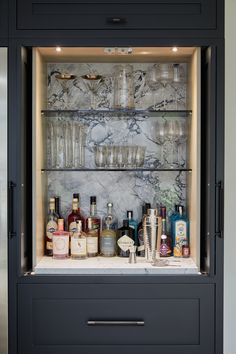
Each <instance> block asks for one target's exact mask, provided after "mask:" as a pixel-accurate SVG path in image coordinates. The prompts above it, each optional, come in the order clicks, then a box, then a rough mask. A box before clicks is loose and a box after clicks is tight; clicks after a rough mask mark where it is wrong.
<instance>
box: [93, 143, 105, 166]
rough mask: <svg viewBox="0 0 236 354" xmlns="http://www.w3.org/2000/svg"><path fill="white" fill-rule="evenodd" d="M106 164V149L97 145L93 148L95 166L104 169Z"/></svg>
mask: <svg viewBox="0 0 236 354" xmlns="http://www.w3.org/2000/svg"><path fill="white" fill-rule="evenodd" d="M106 164H107V147H106V146H103V145H98V146H96V147H95V165H96V166H97V167H98V168H104V167H105V166H106Z"/></svg>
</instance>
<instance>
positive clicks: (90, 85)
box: [82, 73, 104, 109]
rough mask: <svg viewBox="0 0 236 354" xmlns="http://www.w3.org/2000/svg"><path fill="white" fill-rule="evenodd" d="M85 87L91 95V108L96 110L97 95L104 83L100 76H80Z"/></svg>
mask: <svg viewBox="0 0 236 354" xmlns="http://www.w3.org/2000/svg"><path fill="white" fill-rule="evenodd" d="M82 79H83V82H84V85H85V87H86V88H87V89H88V91H89V92H90V95H91V108H92V109H96V108H97V93H98V90H99V89H100V88H101V86H102V85H103V83H104V78H103V76H102V75H98V74H94V73H92V74H86V75H83V76H82Z"/></svg>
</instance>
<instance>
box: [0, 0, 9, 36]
mask: <svg viewBox="0 0 236 354" xmlns="http://www.w3.org/2000/svg"><path fill="white" fill-rule="evenodd" d="M7 36H8V1H7V0H1V1H0V38H7Z"/></svg>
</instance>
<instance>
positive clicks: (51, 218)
mask: <svg viewBox="0 0 236 354" xmlns="http://www.w3.org/2000/svg"><path fill="white" fill-rule="evenodd" d="M57 221H58V215H57V214H56V212H55V198H50V201H49V213H48V217H47V226H46V237H45V238H46V245H45V246H46V247H45V254H46V256H52V255H53V243H52V237H53V233H54V232H55V231H57V228H58V226H57Z"/></svg>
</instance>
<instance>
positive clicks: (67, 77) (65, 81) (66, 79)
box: [55, 73, 76, 109]
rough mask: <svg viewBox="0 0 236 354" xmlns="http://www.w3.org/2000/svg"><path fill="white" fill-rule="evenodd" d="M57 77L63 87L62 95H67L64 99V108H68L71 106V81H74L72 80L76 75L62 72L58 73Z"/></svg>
mask: <svg viewBox="0 0 236 354" xmlns="http://www.w3.org/2000/svg"><path fill="white" fill-rule="evenodd" d="M55 77H56V79H57V80H58V82H59V83H60V85H61V87H62V97H63V96H65V97H64V99H63V102H64V107H63V108H64V109H68V108H69V91H70V87H69V83H70V82H72V80H74V79H75V78H76V75H71V74H68V73H61V74H57V75H56V76H55Z"/></svg>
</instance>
